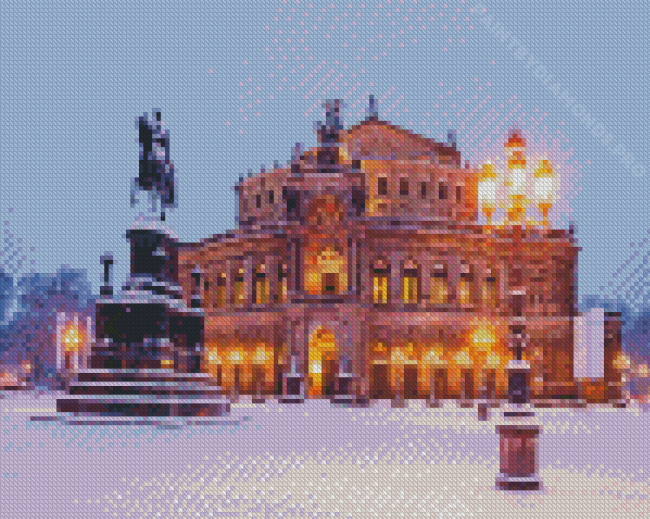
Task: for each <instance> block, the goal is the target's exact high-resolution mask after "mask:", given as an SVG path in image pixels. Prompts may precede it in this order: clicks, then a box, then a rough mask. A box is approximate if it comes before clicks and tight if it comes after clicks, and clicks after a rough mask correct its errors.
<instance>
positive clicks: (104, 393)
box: [56, 369, 231, 417]
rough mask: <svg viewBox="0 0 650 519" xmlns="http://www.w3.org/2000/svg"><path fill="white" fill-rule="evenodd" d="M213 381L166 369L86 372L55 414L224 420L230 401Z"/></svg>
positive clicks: (63, 399)
mask: <svg viewBox="0 0 650 519" xmlns="http://www.w3.org/2000/svg"><path fill="white" fill-rule="evenodd" d="M211 380H212V378H211V377H210V375H209V374H207V373H175V372H174V371H172V370H164V369H161V370H128V369H114V370H108V369H103V370H99V369H96V370H82V371H80V372H79V374H78V380H77V381H76V382H74V383H72V384H70V387H69V389H68V395H66V396H65V397H62V398H59V399H57V402H56V409H57V412H59V413H72V414H75V415H96V416H137V417H145V416H154V417H168V416H173V417H191V416H224V415H226V414H228V413H229V412H230V403H231V402H230V399H228V398H227V397H226V396H225V395H224V394H223V389H222V388H221V387H220V386H216V385H212V384H211Z"/></svg>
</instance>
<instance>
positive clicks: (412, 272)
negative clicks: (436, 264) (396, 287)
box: [402, 268, 418, 304]
mask: <svg viewBox="0 0 650 519" xmlns="http://www.w3.org/2000/svg"><path fill="white" fill-rule="evenodd" d="M402 298H403V299H404V303H406V304H415V303H417V302H418V271H417V269H414V268H413V269H405V270H404V279H403V287H402Z"/></svg>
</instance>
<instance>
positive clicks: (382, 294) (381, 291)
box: [373, 269, 388, 304]
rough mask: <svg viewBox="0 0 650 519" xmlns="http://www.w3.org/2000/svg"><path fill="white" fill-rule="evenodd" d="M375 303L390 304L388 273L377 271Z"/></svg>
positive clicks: (374, 293) (374, 285) (375, 277)
mask: <svg viewBox="0 0 650 519" xmlns="http://www.w3.org/2000/svg"><path fill="white" fill-rule="evenodd" d="M373 287H374V289H373V301H374V302H375V303H378V304H385V303H388V272H387V271H386V270H383V269H375V275H374V281H373Z"/></svg>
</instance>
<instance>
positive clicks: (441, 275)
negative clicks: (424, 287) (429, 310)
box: [431, 265, 449, 305]
mask: <svg viewBox="0 0 650 519" xmlns="http://www.w3.org/2000/svg"><path fill="white" fill-rule="evenodd" d="M447 303H449V277H448V275H447V268H446V267H445V266H444V265H436V266H435V267H434V273H433V275H432V276H431V304H434V305H443V304H447Z"/></svg>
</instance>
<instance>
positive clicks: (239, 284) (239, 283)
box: [234, 269, 244, 305]
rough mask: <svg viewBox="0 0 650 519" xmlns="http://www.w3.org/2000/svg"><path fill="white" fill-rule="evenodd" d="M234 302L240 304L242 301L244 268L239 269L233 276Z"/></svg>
mask: <svg viewBox="0 0 650 519" xmlns="http://www.w3.org/2000/svg"><path fill="white" fill-rule="evenodd" d="M234 291H235V304H236V305H241V304H243V303H244V269H239V272H238V273H237V275H236V276H235V286H234Z"/></svg>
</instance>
